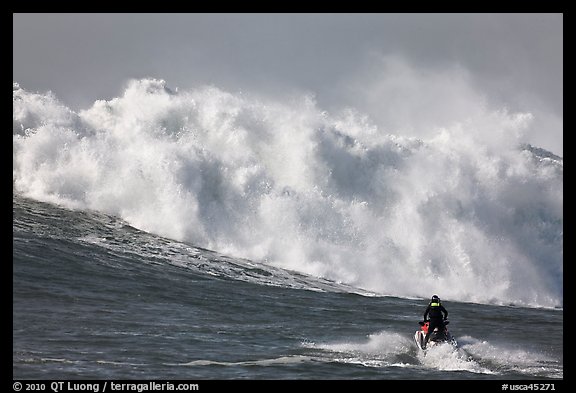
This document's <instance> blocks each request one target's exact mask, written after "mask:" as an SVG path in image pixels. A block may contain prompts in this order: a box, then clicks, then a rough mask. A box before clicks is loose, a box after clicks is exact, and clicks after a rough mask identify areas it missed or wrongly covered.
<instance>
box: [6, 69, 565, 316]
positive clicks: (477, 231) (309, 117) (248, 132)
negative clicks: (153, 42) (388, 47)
mask: <svg viewBox="0 0 576 393" xmlns="http://www.w3.org/2000/svg"><path fill="white" fill-rule="evenodd" d="M13 103H14V104H13V108H14V109H13V114H14V116H13V149H14V154H13V178H14V189H15V191H16V192H19V193H22V194H24V195H27V196H29V197H33V198H36V199H39V200H44V201H50V202H54V203H58V204H62V205H64V206H68V207H72V208H78V209H93V210H98V211H102V212H106V213H109V214H113V215H117V216H119V217H121V218H123V219H124V220H126V221H128V222H129V223H130V224H131V225H133V226H135V227H138V228H140V229H143V230H146V231H149V232H153V233H157V234H160V235H163V236H167V237H171V238H173V239H176V240H180V241H186V242H189V243H191V244H194V245H196V246H201V247H205V248H210V249H214V250H217V251H219V252H223V253H228V254H230V255H234V256H237V257H244V258H249V259H253V260H257V261H264V262H266V263H269V264H273V265H276V266H280V267H284V268H289V269H293V270H297V271H300V272H304V273H307V274H312V275H316V276H321V277H325V278H328V279H331V280H335V281H338V282H344V283H347V284H351V285H355V286H357V287H361V288H365V289H369V290H373V291H375V292H379V293H382V294H393V295H397V296H424V297H428V296H429V295H430V293H441V294H442V296H443V298H445V299H450V298H452V299H458V300H461V301H474V302H490V303H498V304H523V305H531V306H544V307H554V306H561V305H562V302H563V301H562V258H563V252H562V245H563V230H562V226H563V213H562V208H563V162H562V159H561V158H560V157H556V156H554V155H553V154H547V153H548V152H545V153H544V154H543V152H542V150H541V149H540V150H539V149H537V148H533V147H531V146H529V145H527V144H525V143H524V142H525V141H524V140H523V137H522V135H523V129H524V128H525V127H526V125H527V124H528V123H529V122H530V121H531V115H530V114H522V113H509V112H507V111H505V110H501V111H492V112H490V111H487V110H486V111H481V113H475V114H474V115H473V116H471V117H470V118H469V119H467V120H466V121H458V122H455V123H453V124H446V126H445V127H442V128H437V129H435V132H434V136H433V137H431V138H428V139H417V138H410V137H406V136H400V135H390V134H388V133H386V132H385V131H383V130H380V129H379V128H378V127H377V125H375V124H373V123H371V121H370V119H368V118H367V117H366V116H364V115H362V114H361V113H360V112H358V111H356V110H351V109H348V110H343V111H342V112H339V113H327V112H325V111H322V110H321V108H318V107H317V104H316V103H315V101H314V99H313V98H311V97H309V96H303V97H301V98H300V99H293V100H291V101H287V100H284V101H273V100H269V101H263V100H261V99H256V98H253V97H250V96H249V95H247V94H232V93H229V92H225V91H222V90H220V89H218V88H216V87H200V88H197V89H192V90H188V91H179V92H177V93H176V92H174V91H172V90H171V89H169V88H168V87H167V86H166V83H165V82H164V81H162V80H155V79H142V80H134V81H131V82H130V83H129V84H128V85H127V87H126V90H125V91H124V93H123V95H122V96H120V97H117V98H114V99H112V100H109V101H97V102H95V103H94V105H93V106H92V107H91V108H89V109H87V110H83V111H80V112H78V113H75V112H73V111H72V110H70V109H68V108H67V107H66V106H65V105H64V104H62V103H61V102H59V101H58V99H57V98H56V97H54V96H53V95H52V94H50V93H48V94H39V93H30V92H28V91H26V90H24V89H23V88H21V87H20V86H19V85H18V84H17V83H15V84H14V101H13Z"/></svg>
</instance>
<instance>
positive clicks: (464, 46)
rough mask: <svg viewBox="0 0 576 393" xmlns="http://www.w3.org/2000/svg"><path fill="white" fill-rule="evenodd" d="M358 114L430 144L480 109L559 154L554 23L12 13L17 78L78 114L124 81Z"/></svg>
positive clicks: (558, 53)
mask: <svg viewBox="0 0 576 393" xmlns="http://www.w3.org/2000/svg"><path fill="white" fill-rule="evenodd" d="M146 77H152V78H158V79H163V80H165V81H166V82H167V85H168V87H170V88H173V89H175V88H178V89H193V88H195V87H199V86H204V85H212V86H215V87H218V88H220V89H223V90H226V91H229V92H231V93H243V94H253V95H256V96H259V97H262V98H263V99H275V100H279V99H280V100H286V99H291V98H293V97H299V96H300V97H301V96H302V95H309V96H313V97H314V99H315V100H316V102H317V105H318V107H319V108H321V109H322V110H326V111H328V112H333V111H340V110H342V109H343V108H354V109H356V110H358V111H359V112H361V113H364V114H366V115H367V116H369V118H370V119H371V120H372V121H373V122H374V123H375V124H376V125H377V126H378V127H379V128H381V129H383V130H385V131H386V132H387V133H394V134H403V135H409V136H415V137H422V138H425V137H429V136H431V134H432V133H433V132H435V131H434V130H435V129H436V128H437V127H442V126H448V125H449V123H451V122H455V121H461V120H463V119H466V118H467V116H473V114H474V113H477V112H478V111H479V110H487V111H497V110H507V111H510V112H512V113H516V112H521V113H531V114H532V115H533V120H532V122H531V124H530V125H529V127H528V130H527V135H526V138H527V142H529V143H532V144H534V145H536V146H538V147H542V148H545V149H547V150H549V151H551V152H553V153H554V154H557V155H560V156H563V15H562V14H546V13H521V14H514V13H506V14H489V13H488V14H487V13H482V14H476V13H469V14H458V13H448V14H442V13H436V14H418V13H410V14H388V13H374V14H361V13H350V14H348V13H338V14H328V13H311V14H306V13H296V14H266V13H254V14H251V13H242V14H235V13H231V14H226V13H220V14H168V13H162V14H145V13H135V14H131V13H122V14H73V13H65V14H57V13H55V14H32V13H24V14H19V13H16V14H13V80H14V81H15V82H18V83H19V84H20V86H21V87H22V88H24V89H26V90H28V91H36V92H47V91H52V92H53V93H54V94H55V95H56V97H58V98H59V99H60V100H61V101H62V102H63V103H64V104H65V105H67V106H68V107H70V108H71V109H73V110H80V109H87V108H89V107H90V106H91V105H92V104H93V103H94V101H95V100H98V99H111V98H113V97H117V96H119V95H121V94H122V91H123V89H124V88H125V86H126V84H127V81H128V80H130V79H133V78H146Z"/></svg>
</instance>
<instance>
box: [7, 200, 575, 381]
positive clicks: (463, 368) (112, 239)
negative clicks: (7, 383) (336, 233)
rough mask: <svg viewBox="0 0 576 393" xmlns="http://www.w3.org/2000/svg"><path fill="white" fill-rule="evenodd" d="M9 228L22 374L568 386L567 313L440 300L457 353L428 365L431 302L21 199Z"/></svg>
mask: <svg viewBox="0 0 576 393" xmlns="http://www.w3.org/2000/svg"><path fill="white" fill-rule="evenodd" d="M13 231H14V232H13V279H12V284H13V335H12V338H13V366H12V372H13V378H14V379H44V378H46V379H416V380H418V379H519V380H520V379H538V380H547V379H550V380H552V381H554V380H559V379H562V378H563V377H564V375H563V374H564V361H563V342H564V340H563V309H554V308H534V307H518V306H503V305H490V304H477V303H465V302H458V301H455V300H453V299H444V305H445V307H446V308H447V309H448V311H449V313H450V321H451V323H450V329H451V332H452V334H453V335H454V336H455V337H456V339H457V340H458V343H459V349H458V350H452V349H450V348H442V347H440V348H434V349H431V350H430V351H429V352H428V354H427V355H426V356H423V355H422V354H421V353H419V352H418V350H417V347H416V345H415V344H414V342H413V338H412V337H413V334H414V332H415V330H416V329H417V328H418V323H417V322H418V321H419V320H420V319H421V318H422V313H423V311H424V308H425V306H426V304H427V299H421V298H406V297H391V296H375V295H374V294H373V293H370V292H364V291H362V290H361V289H358V288H354V287H350V286H347V285H343V284H339V283H336V282H332V281H328V280H323V279H319V278H315V277H313V276H308V275H304V274H301V273H296V272H292V271H289V270H284V269H280V268H274V267H271V266H268V265H265V264H259V263H256V262H251V261H248V260H246V259H237V258H233V257H230V256H224V255H220V254H218V253H215V252H212V251H208V250H204V249H201V248H197V247H195V246H193V245H190V244H185V243H181V242H176V241H173V240H169V239H167V238H163V237H159V236H156V235H153V234H150V233H147V232H144V231H140V230H137V229H135V228H133V227H131V226H129V225H128V224H127V223H126V222H124V221H122V220H120V219H118V218H115V217H113V216H109V215H105V214H102V213H95V212H87V211H79V210H78V211H75V210H69V209H65V208H62V207H58V206H56V205H52V204H48V203H43V202H38V201H35V200H31V199H28V198H25V197H22V196H19V195H17V194H15V195H14V197H13ZM439 295H440V296H441V297H442V293H439ZM526 331H529V333H530V334H527V335H526V334H524V333H525V332H526Z"/></svg>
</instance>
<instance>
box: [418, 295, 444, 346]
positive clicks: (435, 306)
mask: <svg viewBox="0 0 576 393" xmlns="http://www.w3.org/2000/svg"><path fill="white" fill-rule="evenodd" d="M428 317H429V318H430V323H429V325H428V333H426V337H425V338H424V346H426V344H428V337H430V334H431V333H432V332H433V331H434V329H435V328H438V329H439V330H444V321H445V320H446V318H448V311H446V309H445V308H444V306H443V305H442V304H441V303H440V302H430V304H429V305H428V307H426V311H425V312H424V321H426V320H427V319H428Z"/></svg>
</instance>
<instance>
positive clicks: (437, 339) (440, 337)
mask: <svg viewBox="0 0 576 393" xmlns="http://www.w3.org/2000/svg"><path fill="white" fill-rule="evenodd" d="M449 323H450V321H444V329H443V330H441V329H439V328H437V327H436V328H434V331H433V332H432V333H431V334H430V336H429V337H428V344H427V345H426V346H424V339H425V338H426V333H428V326H429V325H430V322H428V321H419V322H418V324H419V325H420V330H417V331H416V333H414V341H416V345H417V346H418V348H420V349H421V350H422V351H426V350H427V349H429V348H431V347H434V346H437V345H443V344H449V345H452V346H453V347H454V348H457V347H458V343H457V342H456V339H455V338H454V337H452V335H451V334H450V332H449V331H448V328H447V327H446V325H448V324H449Z"/></svg>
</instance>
